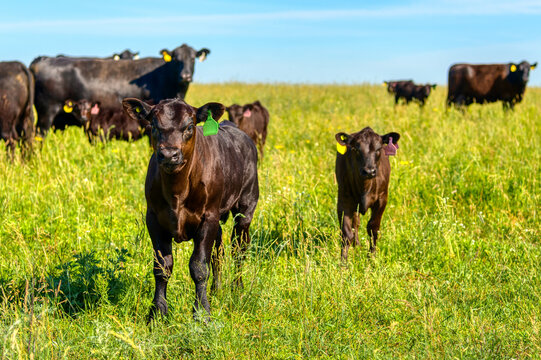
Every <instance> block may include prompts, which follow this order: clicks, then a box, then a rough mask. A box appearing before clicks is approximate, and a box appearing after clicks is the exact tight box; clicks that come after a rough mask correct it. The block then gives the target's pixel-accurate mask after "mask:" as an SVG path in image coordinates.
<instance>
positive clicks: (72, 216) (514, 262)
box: [0, 84, 541, 359]
mask: <svg viewBox="0 0 541 360" xmlns="http://www.w3.org/2000/svg"><path fill="white" fill-rule="evenodd" d="M445 96H446V90H445V88H438V89H437V90H436V91H435V93H433V95H432V96H431V97H430V99H429V101H428V104H427V106H426V107H425V108H424V110H422V111H421V110H420V109H419V107H418V106H417V105H410V106H398V107H394V106H393V99H392V98H391V96H389V95H388V94H387V93H386V90H385V89H384V88H383V87H381V86H375V85H359V86H339V85H336V86H317V85H314V86H308V85H279V84H275V85H266V84H260V85H244V84H218V85H198V84H194V85H192V86H191V87H190V90H189V92H188V97H187V101H188V103H190V104H192V105H194V106H200V105H202V104H204V103H206V102H208V101H219V102H222V103H224V104H227V105H229V104H231V103H233V102H238V103H245V102H251V101H253V100H255V99H259V100H261V102H262V103H263V104H264V105H266V106H267V107H268V109H269V111H270V113H271V122H270V128H269V137H268V139H267V144H266V148H265V159H264V161H263V162H262V163H261V164H260V166H259V181H260V183H259V185H260V193H261V196H260V200H259V204H258V207H257V210H256V214H255V218H254V221H253V222H252V227H251V230H252V246H251V248H250V251H249V257H248V260H247V262H246V264H245V267H244V281H245V289H244V290H243V291H241V292H237V291H233V290H232V289H231V287H230V286H229V285H230V284H231V282H232V280H233V267H232V261H231V258H230V255H229V253H230V241H229V233H230V231H231V223H230V222H228V223H227V224H226V226H225V229H224V233H225V234H227V235H226V236H225V235H224V238H225V239H226V240H225V244H226V254H227V256H226V259H225V267H224V284H225V286H224V289H223V290H222V291H221V292H220V293H218V294H216V295H215V296H211V298H210V299H211V306H212V311H213V313H212V318H213V320H212V321H211V323H209V324H208V325H205V324H202V323H198V322H195V321H194V320H193V319H192V311H191V305H192V303H193V296H194V286H193V283H192V280H191V278H190V275H189V270H188V259H189V257H190V254H191V249H192V243H191V242H187V243H182V244H176V245H175V246H174V256H175V269H174V273H173V277H172V279H171V281H170V284H169V291H168V300H169V310H170V314H169V316H168V318H167V319H164V320H160V321H159V322H157V323H156V324H155V326H153V327H148V326H147V325H146V316H147V314H148V308H149V305H150V302H151V300H152V296H153V289H154V279H153V276H152V247H151V243H150V239H149V237H148V234H147V231H146V227H145V224H144V216H143V214H144V212H145V207H146V204H145V200H144V194H143V183H144V177H145V173H146V165H147V162H148V159H149V156H150V150H149V148H148V144H147V142H146V141H144V140H143V141H139V142H135V143H128V142H119V141H113V142H111V143H108V144H106V145H101V144H99V145H96V146H91V145H89V144H88V142H87V140H86V138H85V136H84V135H83V133H82V130H81V129H78V128H72V129H69V130H68V131H65V132H63V133H61V132H58V133H50V134H49V135H48V136H47V138H46V139H44V140H43V142H42V143H41V150H40V151H38V152H37V154H36V155H35V156H34V157H33V158H32V159H31V160H30V161H27V162H26V163H22V162H21V161H19V160H16V161H15V162H14V163H10V162H9V161H7V159H6V158H5V157H1V156H0V174H1V176H0V206H1V210H0V211H1V212H0V358H13V359H15V358H21V359H24V358H30V359H32V358H34V359H63V358H72V359H122V358H124V359H133V358H135V359H154V358H168V359H179V358H193V359H202V358H217V359H251V358H262V359H267V358H279V359H297V358H308V359H312V358H333V359H336V358H340V359H342V358H343V359H359V358H367V359H389V358H438V359H439V358H453V359H455V358H457V359H511V358H513V359H524V358H526V359H527V358H541V335H540V330H541V248H540V239H539V235H540V226H539V224H540V222H539V209H540V200H541V191H540V187H539V181H540V179H541V176H540V175H541V174H540V168H539V166H540V163H541V156H540V155H541V151H540V145H539V143H540V140H541V136H540V134H541V111H540V109H541V89H538V88H533V89H528V90H527V93H526V96H525V100H524V102H523V103H521V104H520V105H518V106H517V107H516V110H515V111H514V112H504V111H503V110H502V106H501V104H493V105H487V106H479V105H474V106H471V107H470V108H469V109H468V110H467V111H465V112H464V113H462V112H460V111H456V110H454V109H453V110H450V111H449V112H446V111H445V106H444V100H445ZM365 126H371V127H372V128H373V129H374V130H375V131H376V132H378V133H380V134H383V133H386V132H389V131H396V132H399V133H400V134H401V139H400V142H399V144H400V149H399V151H398V156H397V157H395V158H392V159H391V167H392V173H391V181H390V191H389V203H388V206H387V210H386V212H385V214H384V216H383V221H382V229H381V239H380V241H378V253H377V256H376V258H375V259H369V258H367V256H366V255H367V251H368V237H367V235H366V234H365V232H364V227H365V224H366V222H367V221H368V216H365V217H363V218H362V229H363V230H362V234H363V237H362V241H361V244H362V246H361V247H360V248H355V249H353V250H352V251H350V259H349V264H348V266H347V267H344V266H342V265H341V264H340V236H339V229H338V224H337V219H336V215H335V211H336V191H337V189H336V183H335V181H334V160H335V156H336V155H335V154H336V150H335V141H334V134H335V133H336V132H339V131H345V132H354V131H358V130H360V129H362V128H363V127H365Z"/></svg>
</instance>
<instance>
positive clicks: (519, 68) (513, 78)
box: [508, 61, 537, 85]
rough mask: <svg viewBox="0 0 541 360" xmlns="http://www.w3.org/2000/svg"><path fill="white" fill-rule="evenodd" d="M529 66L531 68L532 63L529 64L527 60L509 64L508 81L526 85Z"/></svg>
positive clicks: (528, 77) (528, 76)
mask: <svg viewBox="0 0 541 360" xmlns="http://www.w3.org/2000/svg"><path fill="white" fill-rule="evenodd" d="M535 65H537V64H535ZM533 67H535V66H533ZM531 68H532V65H530V63H529V62H527V61H523V62H521V63H520V64H509V68H508V71H509V75H508V79H509V81H510V82H512V83H521V84H524V85H526V83H527V82H528V80H529V79H530V69H531Z"/></svg>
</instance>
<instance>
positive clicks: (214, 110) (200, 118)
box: [195, 102, 225, 124]
mask: <svg viewBox="0 0 541 360" xmlns="http://www.w3.org/2000/svg"><path fill="white" fill-rule="evenodd" d="M209 111H210V113H211V115H212V118H213V119H214V120H215V121H218V120H219V119H220V118H221V117H222V115H223V114H224V111H225V106H223V105H222V104H220V103H216V102H210V103H206V104H205V105H203V106H201V107H200V108H199V109H197V113H196V115H195V117H196V121H195V122H196V124H198V123H200V122H204V121H206V120H207V117H208V112H209Z"/></svg>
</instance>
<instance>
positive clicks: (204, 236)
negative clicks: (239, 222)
mask: <svg viewBox="0 0 541 360" xmlns="http://www.w3.org/2000/svg"><path fill="white" fill-rule="evenodd" d="M219 228H220V222H219V220H218V219H213V218H211V217H210V216H209V217H208V218H206V219H205V221H204V223H203V224H202V225H201V227H200V229H199V230H198V231H197V234H196V236H195V237H194V242H193V243H194V247H193V253H192V256H191V257H190V265H189V267H190V276H191V277H192V280H193V282H194V284H195V303H194V306H193V313H194V318H196V316H197V312H198V310H199V308H200V307H202V308H203V309H205V311H206V313H207V314H209V315H210V303H209V301H208V299H207V281H208V278H209V263H210V259H211V257H212V247H213V245H214V242H215V240H216V238H217V236H218V233H219V232H220V231H219ZM207 319H208V316H207V317H206V318H205V320H207Z"/></svg>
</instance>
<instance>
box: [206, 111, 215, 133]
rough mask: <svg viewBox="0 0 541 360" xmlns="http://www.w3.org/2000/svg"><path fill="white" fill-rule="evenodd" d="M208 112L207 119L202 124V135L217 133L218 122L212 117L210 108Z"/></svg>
mask: <svg viewBox="0 0 541 360" xmlns="http://www.w3.org/2000/svg"><path fill="white" fill-rule="evenodd" d="M208 112H209V114H208V116H207V120H206V121H205V124H203V135H205V136H209V135H216V134H218V123H217V122H216V120H214V119H213V118H212V114H211V113H210V110H209V111H208Z"/></svg>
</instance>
